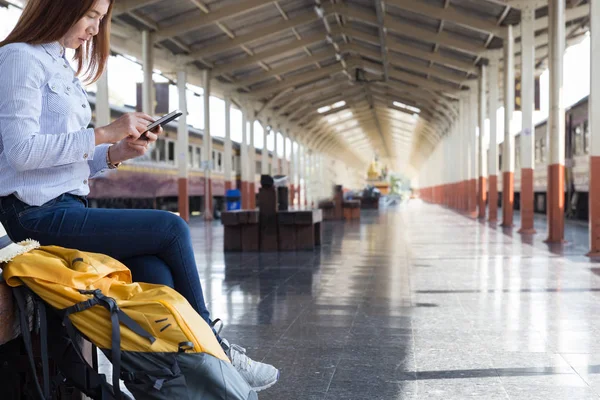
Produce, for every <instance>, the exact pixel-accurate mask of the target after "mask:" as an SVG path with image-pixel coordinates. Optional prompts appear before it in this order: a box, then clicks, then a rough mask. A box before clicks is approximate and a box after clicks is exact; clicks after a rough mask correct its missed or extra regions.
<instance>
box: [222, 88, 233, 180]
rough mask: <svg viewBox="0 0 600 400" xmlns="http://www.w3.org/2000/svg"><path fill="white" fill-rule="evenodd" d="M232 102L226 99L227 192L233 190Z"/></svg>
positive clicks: (225, 165) (225, 164)
mask: <svg viewBox="0 0 600 400" xmlns="http://www.w3.org/2000/svg"><path fill="white" fill-rule="evenodd" d="M231 155H232V151H231V100H229V98H226V99H225V163H224V167H225V171H224V172H225V191H227V190H230V189H233V187H234V183H233V179H232V177H231V175H232V174H231Z"/></svg>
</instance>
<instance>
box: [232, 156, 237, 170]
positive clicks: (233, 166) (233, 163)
mask: <svg viewBox="0 0 600 400" xmlns="http://www.w3.org/2000/svg"><path fill="white" fill-rule="evenodd" d="M231 170H232V171H237V170H236V169H235V156H231Z"/></svg>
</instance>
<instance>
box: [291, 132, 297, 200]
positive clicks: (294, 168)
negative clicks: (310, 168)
mask: <svg viewBox="0 0 600 400" xmlns="http://www.w3.org/2000/svg"><path fill="white" fill-rule="evenodd" d="M297 160H298V157H296V154H295V153H294V138H293V137H292V136H290V171H289V176H290V206H294V205H296V190H298V183H297V180H296V172H297V171H298V166H297V164H296V161H297Z"/></svg>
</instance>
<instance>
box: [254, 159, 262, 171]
mask: <svg viewBox="0 0 600 400" xmlns="http://www.w3.org/2000/svg"><path fill="white" fill-rule="evenodd" d="M255 164H256V170H257V171H260V172H261V173H262V163H261V162H260V161H257V162H256V163H255Z"/></svg>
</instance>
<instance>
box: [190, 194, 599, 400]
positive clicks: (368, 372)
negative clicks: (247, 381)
mask: <svg viewBox="0 0 600 400" xmlns="http://www.w3.org/2000/svg"><path fill="white" fill-rule="evenodd" d="M515 221H517V219H515ZM536 224H537V225H536V226H537V227H538V230H539V231H540V233H539V234H538V235H536V236H533V237H522V236H521V235H519V234H517V233H516V231H517V229H514V230H503V229H502V228H499V227H496V226H494V227H490V226H489V225H488V224H486V223H480V222H478V221H476V220H472V219H469V218H466V217H464V216H461V215H458V214H456V213H454V212H452V211H449V210H446V209H444V208H441V207H437V206H432V205H427V204H422V203H420V202H416V201H415V202H412V203H409V204H408V205H403V206H400V207H398V208H395V209H388V210H380V211H369V212H363V214H362V219H361V221H360V222H354V223H350V222H347V223H341V222H329V223H326V225H325V226H324V244H323V246H322V248H321V249H320V251H317V252H315V253H312V252H298V253H280V254H227V255H224V254H223V251H222V248H223V230H222V227H221V226H220V225H219V223H218V222H214V223H212V224H205V223H204V222H203V221H202V220H200V219H196V220H192V223H191V228H192V237H193V240H194V246H195V248H196V250H197V253H196V258H197V262H198V268H199V274H200V277H201V280H202V284H203V287H204V290H205V296H206V298H207V301H208V302H209V309H210V310H211V311H212V313H213V317H219V318H221V319H223V320H224V321H225V323H226V326H225V329H224V331H223V336H224V337H226V338H227V339H229V340H230V341H231V342H233V343H238V344H240V345H242V346H244V347H246V348H247V350H248V354H249V355H250V356H251V357H253V358H255V359H257V360H264V361H266V362H269V363H273V364H275V365H276V366H277V367H279V368H280V369H281V373H282V375H281V380H280V382H279V383H278V384H277V385H275V386H274V387H272V388H270V389H268V390H266V391H263V392H260V393H259V398H260V399H261V400H267V399H270V400H296V399H297V400H317V399H318V400H333V399H340V400H367V399H369V400H396V399H444V400H449V399H457V400H458V399H486V400H495V399H519V400H520V399H523V400H525V399H526V400H532V399H544V400H552V399H561V400H562V399H565V400H576V399H598V398H599V397H600V396H599V394H600V277H599V276H598V275H597V274H596V273H597V272H598V271H599V270H600V268H599V269H596V267H600V265H596V264H591V263H590V262H589V261H588V259H587V258H585V257H583V256H582V254H584V253H585V247H586V243H585V242H583V240H584V238H585V234H584V233H582V232H583V231H582V228H581V225H579V226H572V225H570V224H569V228H568V229H569V232H568V234H567V237H568V238H570V242H569V243H567V244H566V245H565V246H562V247H561V248H555V247H548V246H547V245H546V244H544V242H543V240H544V239H545V234H544V233H543V230H544V229H545V228H544V226H543V218H541V219H540V220H539V221H537V222H536Z"/></svg>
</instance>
